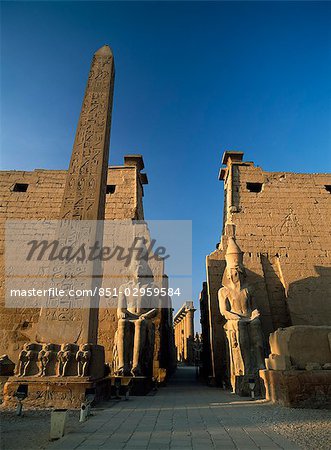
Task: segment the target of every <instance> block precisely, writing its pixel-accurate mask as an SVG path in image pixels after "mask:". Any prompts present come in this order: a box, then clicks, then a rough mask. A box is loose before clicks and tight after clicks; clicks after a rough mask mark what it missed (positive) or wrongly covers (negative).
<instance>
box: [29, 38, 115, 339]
mask: <svg viewBox="0 0 331 450" xmlns="http://www.w3.org/2000/svg"><path fill="white" fill-rule="evenodd" d="M114 73H115V70H114V59H113V55H112V52H111V49H110V48H109V47H108V46H107V45H105V46H103V47H101V48H100V49H99V50H98V51H97V52H96V53H95V54H94V56H93V60H92V65H91V69H90V73H89V78H88V82H87V87H86V91H85V96H84V100H83V106H82V110H81V114H80V117H79V122H78V127H77V132H76V137H75V142H74V146H73V151H72V156H71V160H70V165H69V170H68V174H67V177H66V184H65V189H64V195H63V200H62V205H61V213H60V219H62V225H61V231H60V236H59V239H60V242H61V245H62V246H67V245H74V244H75V245H77V244H78V243H79V240H80V239H82V238H81V235H82V233H81V229H82V228H84V226H85V225H83V224H84V223H87V222H81V224H82V226H80V224H79V222H76V221H89V222H88V224H89V225H86V226H85V227H86V228H88V229H89V231H88V233H87V234H88V236H89V240H90V242H93V241H96V240H97V241H99V243H100V244H101V242H100V241H102V224H100V222H99V224H98V223H97V222H96V221H97V220H99V221H101V220H103V219H104V211H105V196H106V186H107V172H108V157H109V141H110V126H111V116H112V102H113V89H114ZM63 221H64V224H65V223H66V222H67V221H70V223H71V224H73V225H70V227H69V228H70V230H69V231H68V229H66V227H65V226H64V229H66V230H67V231H62V230H63ZM92 221H93V222H92ZM75 224H77V229H79V231H77V233H76V229H75V228H76V225H75ZM100 227H101V228H100ZM64 270H65V271H66V273H65V277H64V281H63V283H62V285H61V286H60V287H61V288H64V289H65V291H66V295H64V296H63V298H61V297H57V298H55V299H54V298H53V299H47V301H46V305H45V307H44V308H42V310H41V313H40V318H39V323H38V332H37V339H38V340H39V341H41V342H46V341H47V342H56V343H61V342H62V343H63V342H71V343H72V342H74V343H86V342H89V343H96V341H97V329H98V300H99V297H98V295H90V296H88V298H86V296H85V297H84V298H78V297H77V296H74V297H68V295H67V293H68V290H69V289H70V287H73V286H75V287H76V288H77V286H78V287H80V286H81V287H84V288H85V289H86V288H93V289H94V287H95V286H97V285H98V283H100V278H99V280H98V279H97V277H93V276H91V274H92V273H93V274H97V275H99V276H100V275H101V263H100V261H95V262H93V267H92V269H91V264H90V267H89V266H88V263H87V264H85V265H84V264H81V265H80V266H77V264H76V267H75V262H73V264H71V265H70V264H69V265H67V267H66V268H65V269H64ZM53 272H54V274H56V272H58V271H57V269H56V268H55V267H53ZM76 273H79V277H80V278H79V277H78V282H77V279H76V280H74V281H73V280H72V274H76ZM84 275H86V276H85V277H84ZM52 282H56V280H55V275H54V279H52ZM80 283H81V284H80ZM82 305H84V307H83V308H82Z"/></svg>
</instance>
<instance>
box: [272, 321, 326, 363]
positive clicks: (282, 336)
mask: <svg viewBox="0 0 331 450" xmlns="http://www.w3.org/2000/svg"><path fill="white" fill-rule="evenodd" d="M330 333H331V327H325V326H320V327H317V326H310V325H296V326H292V327H287V328H279V329H278V330H277V331H275V332H274V333H272V334H271V335H270V338H269V342H270V351H271V354H270V356H269V358H268V359H267V360H266V365H267V368H268V369H272V370H288V369H290V368H291V366H295V367H296V368H297V369H301V370H304V369H306V370H316V369H317V370H320V369H321V366H322V365H323V364H326V363H328V362H330V361H331V348H330V343H329V335H330ZM307 366H308V368H307ZM314 366H315V369H314Z"/></svg>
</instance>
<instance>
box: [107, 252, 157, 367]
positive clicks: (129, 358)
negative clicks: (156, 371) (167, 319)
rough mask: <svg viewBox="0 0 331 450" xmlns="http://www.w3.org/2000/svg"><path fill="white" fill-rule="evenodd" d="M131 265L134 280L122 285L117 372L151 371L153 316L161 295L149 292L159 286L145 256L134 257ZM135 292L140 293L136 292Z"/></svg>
mask: <svg viewBox="0 0 331 450" xmlns="http://www.w3.org/2000/svg"><path fill="white" fill-rule="evenodd" d="M132 268H133V270H134V279H133V281H130V282H128V283H126V284H124V285H122V286H121V287H120V288H119V292H120V294H119V298H118V308H117V318H118V328H117V332H116V335H115V353H116V355H115V367H114V369H115V370H114V372H115V374H116V375H118V376H121V375H130V374H131V375H132V376H141V375H148V372H149V371H150V370H151V368H152V364H153V351H154V323H153V319H155V318H156V316H157V314H158V301H159V297H158V296H155V295H152V296H147V295H146V292H148V291H147V289H148V288H149V289H152V290H153V289H155V288H157V286H156V285H155V284H154V282H153V273H152V271H151V269H150V268H149V266H148V263H147V261H146V260H145V259H140V260H139V261H134V263H133V265H132ZM144 292H145V294H144ZM152 292H154V291H152ZM135 293H137V294H138V295H137V296H135V295H134V294H135ZM150 306H154V307H152V308H151V307H150Z"/></svg>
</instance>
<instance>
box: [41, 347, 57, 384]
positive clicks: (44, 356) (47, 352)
mask: <svg viewBox="0 0 331 450" xmlns="http://www.w3.org/2000/svg"><path fill="white" fill-rule="evenodd" d="M54 357H55V352H54V351H53V344H44V345H43V348H42V349H41V350H40V352H39V353H38V362H39V373H38V376H40V377H44V376H46V371H47V367H48V366H49V364H50V363H51V361H52V360H53V359H54Z"/></svg>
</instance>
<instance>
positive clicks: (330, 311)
mask: <svg viewBox="0 0 331 450" xmlns="http://www.w3.org/2000/svg"><path fill="white" fill-rule="evenodd" d="M242 158H243V153H242V152H226V153H225V155H224V158H223V163H224V164H225V165H226V168H223V169H221V172H220V179H221V180H223V181H224V189H225V191H224V224H223V233H222V238H221V243H220V244H219V247H218V249H217V250H216V251H214V252H213V253H211V254H210V255H208V256H207V284H208V295H209V307H210V311H211V315H210V317H211V319H210V324H209V325H210V334H211V349H212V353H213V351H214V352H216V355H215V356H214V358H213V364H214V373H212V374H211V375H212V376H214V377H216V378H217V379H218V380H220V377H221V373H224V370H222V364H224V361H225V359H226V354H225V352H226V350H225V346H224V342H225V341H224V339H225V337H224V333H223V329H222V324H223V319H222V317H221V315H220V313H219V311H218V300H217V291H218V289H219V288H220V286H221V283H222V276H223V271H224V267H225V262H224V251H225V250H226V247H227V239H228V237H229V236H235V238H236V242H237V243H238V245H239V247H240V248H241V249H242V251H243V252H244V265H245V267H246V269H247V279H248V282H249V283H250V284H252V285H253V286H254V289H255V298H256V302H257V306H258V308H259V309H260V311H261V315H262V326H263V330H264V334H265V336H266V342H267V337H268V335H269V334H270V333H271V332H273V331H275V330H276V329H277V328H279V327H284V326H289V325H331V235H330V223H331V175H330V174H297V173H288V172H265V171H263V169H261V168H260V167H255V166H254V164H253V163H252V162H245V161H243V160H242ZM220 352H222V353H223V354H222V356H221V355H220Z"/></svg>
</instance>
